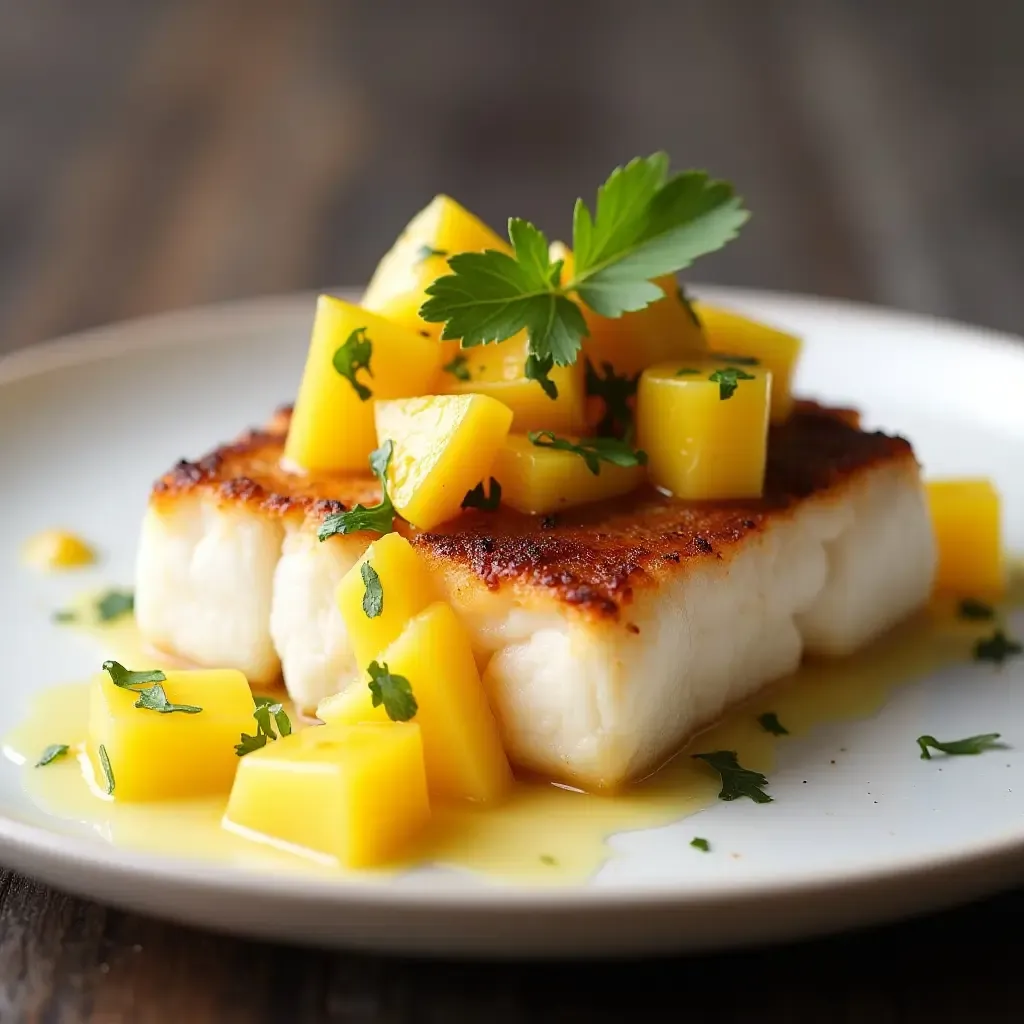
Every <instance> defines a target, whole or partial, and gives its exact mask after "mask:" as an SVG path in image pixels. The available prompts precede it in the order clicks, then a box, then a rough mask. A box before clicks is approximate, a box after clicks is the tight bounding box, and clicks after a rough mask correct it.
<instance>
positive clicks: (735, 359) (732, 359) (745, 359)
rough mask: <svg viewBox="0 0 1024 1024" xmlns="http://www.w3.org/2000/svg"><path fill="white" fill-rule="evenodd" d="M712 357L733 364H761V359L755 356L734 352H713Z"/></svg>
mask: <svg viewBox="0 0 1024 1024" xmlns="http://www.w3.org/2000/svg"><path fill="white" fill-rule="evenodd" d="M711 357H712V358H713V359H719V360H721V361H722V362H723V363H729V364H730V365H731V366H760V365H761V360H760V359H755V358H754V357H753V356H738V355H736V354H735V353H733V352H712V353H711Z"/></svg>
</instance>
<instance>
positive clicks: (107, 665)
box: [103, 661, 203, 715]
mask: <svg viewBox="0 0 1024 1024" xmlns="http://www.w3.org/2000/svg"><path fill="white" fill-rule="evenodd" d="M103 671H104V672H106V673H107V675H109V676H110V681H111V682H112V683H113V684H114V685H115V686H117V687H120V688H121V689H122V690H131V691H132V693H137V694H138V695H139V699H138V700H137V701H136V702H135V707H137V708H140V709H142V710H143V711H159V712H160V713H161V714H162V715H169V714H171V713H172V712H174V711H180V712H182V713H183V714H186V715H198V714H199V712H200V711H202V710H203V709H202V708H200V707H196V705H195V704H173V703H171V701H169V700H168V699H167V693H166V692H165V690H164V688H163V686H162V685H161V684H162V683H165V682H166V681H167V676H165V675H164V674H163V672H161V671H160V670H159V669H153V670H151V671H148V672H132V671H130V670H129V669H126V668H125V667H124V665H122V664H120V663H119V662H116V661H105V662H103Z"/></svg>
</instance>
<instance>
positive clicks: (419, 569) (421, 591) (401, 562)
mask: <svg viewBox="0 0 1024 1024" xmlns="http://www.w3.org/2000/svg"><path fill="white" fill-rule="evenodd" d="M364 566H369V567H370V569H372V571H373V572H374V573H376V575H377V580H376V583H375V584H372V586H373V587H374V589H375V590H376V592H377V595H378V597H379V599H380V600H379V607H378V606H377V605H376V604H375V603H374V600H373V594H372V593H370V588H369V587H368V586H367V583H366V580H365V579H364V577H363V574H364V572H366V571H367V570H365V569H364V568H363V567H364ZM440 596H441V595H440V593H439V591H438V588H437V586H436V585H435V583H434V580H433V578H432V577H431V575H430V571H429V570H428V569H427V566H426V564H425V563H424V561H423V559H422V558H420V556H419V555H418V554H417V553H416V552H415V550H414V549H413V546H412V545H411V544H410V543H409V542H408V541H407V540H406V539H405V538H404V537H403V536H401V535H400V534H397V533H387V534H385V535H384V536H383V537H381V538H380V539H379V540H376V541H374V542H373V543H372V544H371V545H370V546H369V547H368V548H367V549H366V552H365V554H364V555H363V557H362V558H360V559H359V561H358V562H356V564H355V565H354V566H352V568H351V569H350V570H349V571H348V572H347V573H346V574H345V576H344V578H343V579H342V581H341V583H340V584H339V585H338V594H337V601H338V610H339V611H340V612H341V617H342V620H343V621H344V623H345V629H346V631H347V632H348V639H349V643H351V645H352V650H353V652H354V653H355V656H356V664H357V665H358V666H359V667H360V668H361V669H365V668H366V666H367V665H369V664H370V662H371V661H373V660H374V659H375V658H377V657H378V655H379V654H380V652H381V651H383V650H384V648H385V647H387V646H388V644H390V643H391V642H392V641H394V640H397V639H398V637H399V635H400V634H401V632H402V630H403V629H404V628H405V624H406V623H407V622H408V621H409V619H411V618H412V617H413V616H414V615H418V614H419V613H420V612H421V611H423V609H424V608H426V607H427V606H428V605H429V604H432V603H433V602H434V601H436V600H438V599H439V598H440ZM371 613H374V614H371Z"/></svg>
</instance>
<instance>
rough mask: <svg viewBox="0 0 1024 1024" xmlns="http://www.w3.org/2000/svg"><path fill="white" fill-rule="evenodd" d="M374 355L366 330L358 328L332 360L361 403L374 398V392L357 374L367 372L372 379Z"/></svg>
mask: <svg viewBox="0 0 1024 1024" xmlns="http://www.w3.org/2000/svg"><path fill="white" fill-rule="evenodd" d="M372 355H373V342H372V341H370V339H369V338H368V337H367V336H366V328H365V327H357V328H356V329H355V330H354V331H353V332H352V333H351V334H350V335H349V336H348V337H347V338H346V339H345V343H344V344H343V345H342V346H341V348H339V349H338V350H337V352H335V353H334V359H333V360H332V362H333V363H334V368H335V370H337V371H338V373H340V374H341V376H342V377H344V378H345V380H347V381H348V382H349V384H351V385H352V390H353V391H354V392H355V393H356V394H357V395H358V396H359V400H360V401H361V402H367V401H369V400H370V399H371V398H373V392H372V391H371V390H370V389H369V388H368V387H367V386H366V385H365V384H364V383H363V382H362V381H360V380H357V379H356V374H357V373H358V372H359V371H360V370H365V371H366V372H367V373H368V374H369V375H370V376H371V377H372V376H373V370H371V369H370V357H371V356H372Z"/></svg>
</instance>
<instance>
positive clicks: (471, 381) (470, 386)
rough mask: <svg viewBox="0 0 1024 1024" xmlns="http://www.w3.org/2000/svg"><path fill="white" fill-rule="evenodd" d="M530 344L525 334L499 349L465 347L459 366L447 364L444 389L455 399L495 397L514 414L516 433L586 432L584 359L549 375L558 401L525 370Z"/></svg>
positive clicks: (487, 346) (502, 344) (442, 379)
mask: <svg viewBox="0 0 1024 1024" xmlns="http://www.w3.org/2000/svg"><path fill="white" fill-rule="evenodd" d="M526 346H527V339H526V334H525V332H523V333H521V334H517V335H516V336H515V337H514V338H509V339H508V341H503V342H500V343H499V344H497V345H477V346H474V347H473V348H468V349H463V350H462V351H460V352H459V353H458V354H457V355H456V356H455V360H454V362H449V363H447V364H446V366H445V370H446V372H444V373H442V374H441V384H440V388H439V389H440V390H441V391H443V392H445V393H446V394H450V395H458V394H469V393H477V394H481V395H490V396H491V397H492V398H496V399H497V400H498V401H499V402H501V403H502V404H503V405H507V406H508V407H509V408H510V409H511V410H512V417H513V418H512V429H513V430H516V431H521V432H523V433H525V432H526V431H528V430H553V431H555V432H556V433H563V434H577V433H581V432H582V431H583V430H584V425H585V415H584V413H585V407H586V393H585V391H584V363H583V360H582V359H580V360H577V361H576V362H575V363H574V364H573V365H572V366H556V367H554V368H553V369H552V370H551V373H550V374H549V377H550V379H551V383H552V384H553V385H554V386H555V389H556V391H557V397H556V398H551V397H550V395H549V394H548V393H547V392H546V391H545V390H544V389H543V388H542V387H541V385H540V384H539V383H538V382H537V381H535V380H531V379H530V378H528V377H527V376H526V374H525V372H524V367H525V365H526ZM456 373H458V376H457V375H456Z"/></svg>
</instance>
